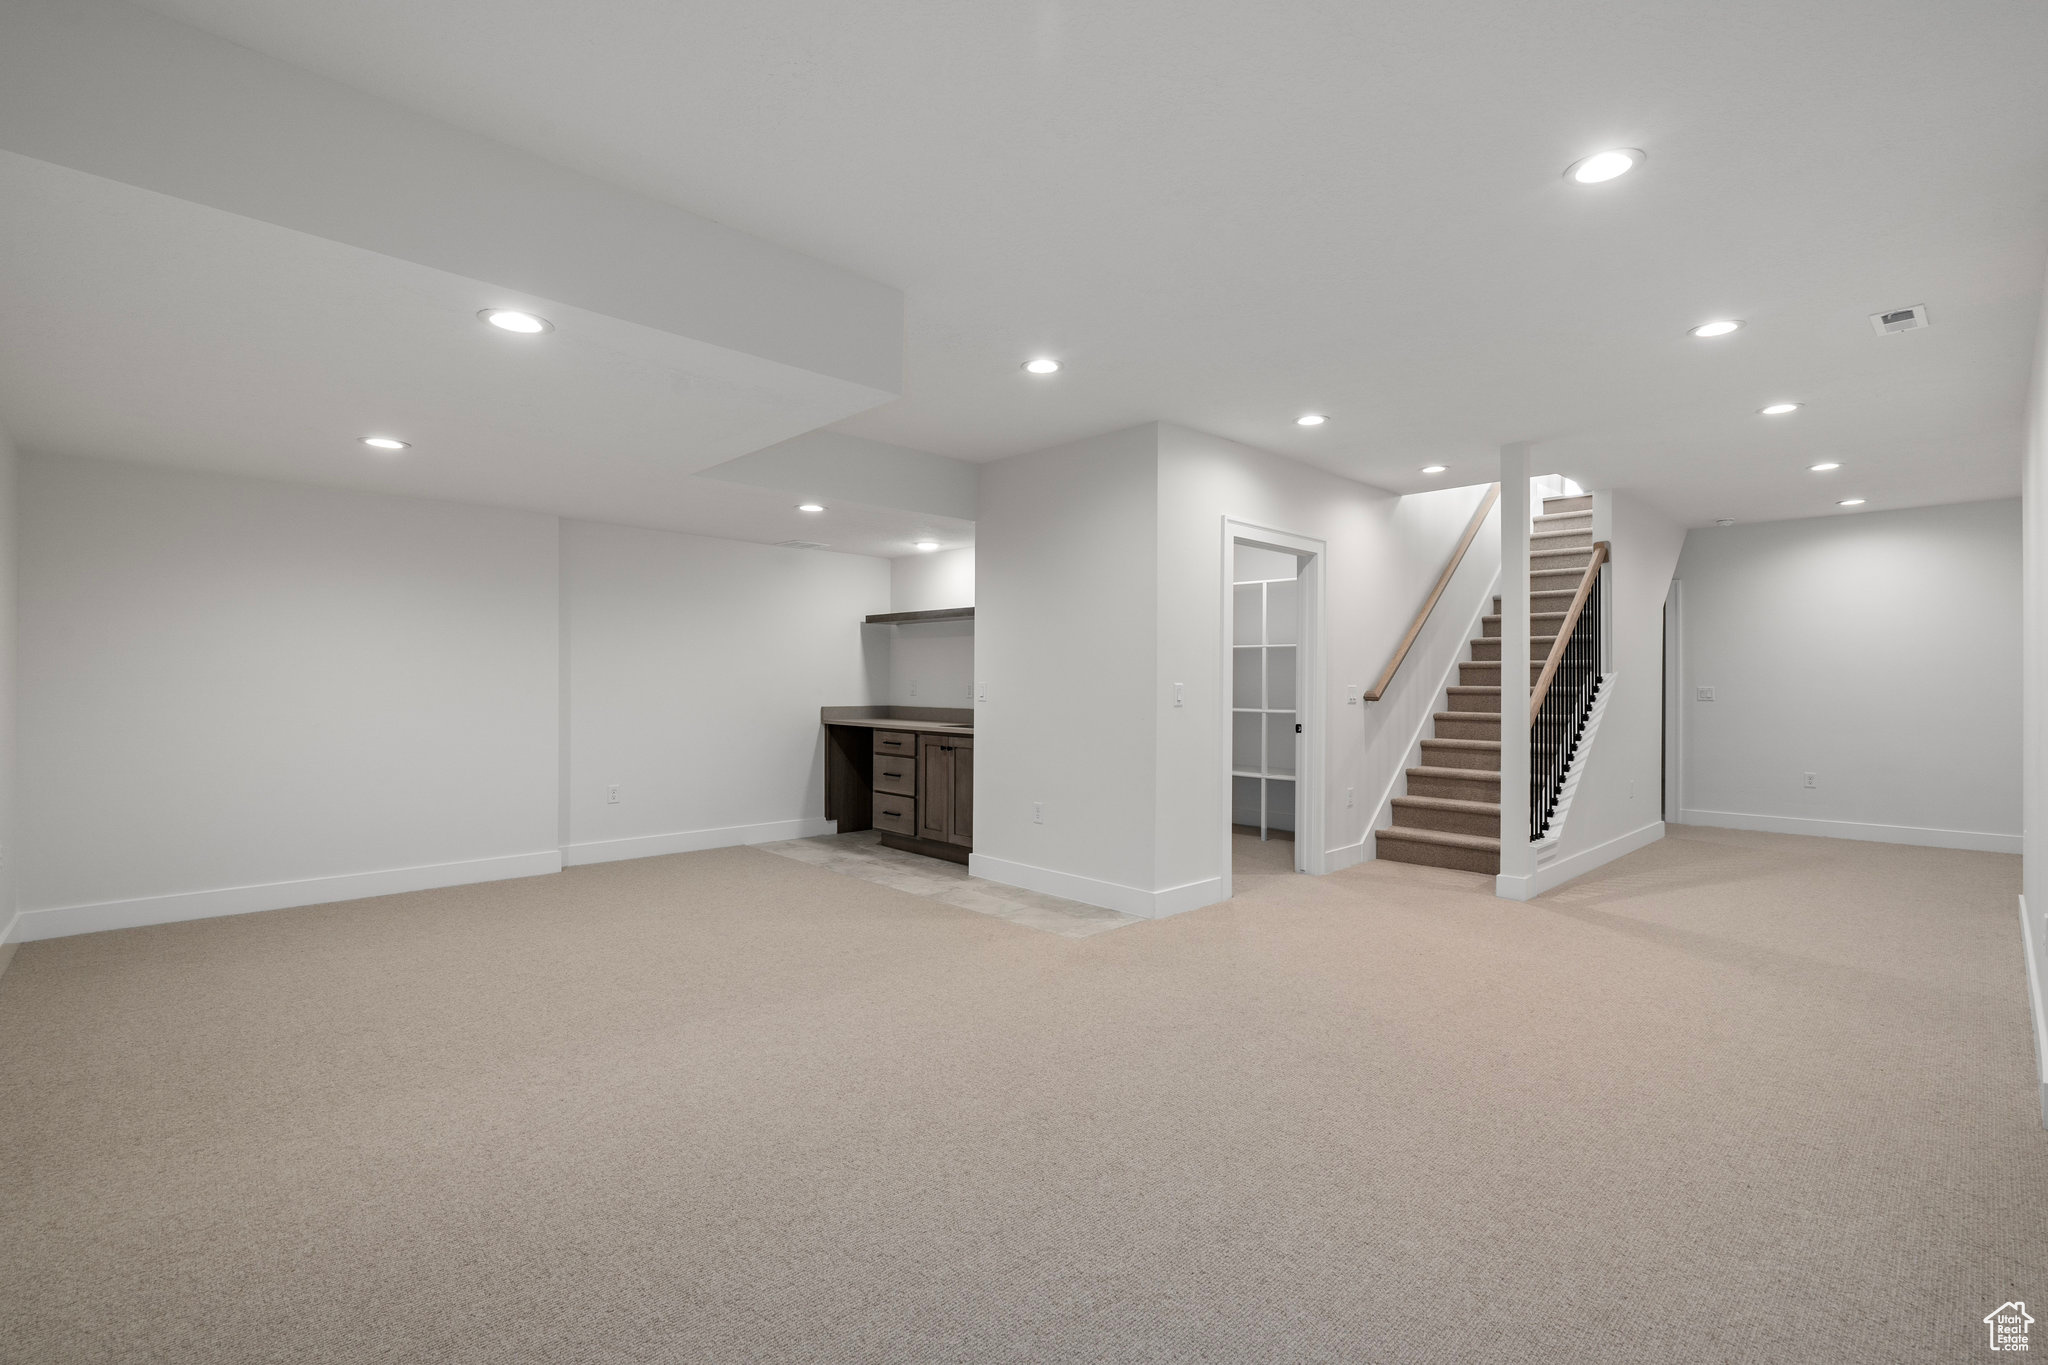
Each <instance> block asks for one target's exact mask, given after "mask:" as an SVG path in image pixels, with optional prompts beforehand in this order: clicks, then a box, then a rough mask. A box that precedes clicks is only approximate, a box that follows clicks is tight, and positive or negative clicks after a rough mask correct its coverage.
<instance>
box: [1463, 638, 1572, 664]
mask: <svg viewBox="0 0 2048 1365" xmlns="http://www.w3.org/2000/svg"><path fill="white" fill-rule="evenodd" d="M1556 639H1557V637H1556V636H1555V635H1550V636H1539V637H1537V638H1535V639H1532V640H1530V641H1529V657H1530V658H1532V659H1547V658H1549V657H1550V646H1551V644H1552V643H1553V642H1554V641H1555V640H1556ZM1500 646H1501V641H1500V637H1499V636H1498V635H1495V636H1491V637H1489V638H1486V639H1482V640H1474V641H1473V642H1472V662H1474V663H1481V664H1483V663H1499V662H1500Z"/></svg>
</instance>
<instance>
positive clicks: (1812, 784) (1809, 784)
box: [1806, 773, 1819, 788]
mask: <svg viewBox="0 0 2048 1365" xmlns="http://www.w3.org/2000/svg"><path fill="white" fill-rule="evenodd" d="M1806 785H1807V787H1808V788H1812V787H1815V786H1818V785H1819V784H1818V783H1816V782H1815V781H1814V780H1813V774H1812V773H1808V774H1807V775H1806Z"/></svg>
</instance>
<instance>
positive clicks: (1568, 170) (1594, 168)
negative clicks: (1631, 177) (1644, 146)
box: [1564, 147, 1643, 185]
mask: <svg viewBox="0 0 2048 1365" xmlns="http://www.w3.org/2000/svg"><path fill="white" fill-rule="evenodd" d="M1642 164H1643V153H1642V152H1640V151H1638V150H1637V149H1636V148H1634V147H1617V148H1615V149H1614V150H1613V151H1611V152H1595V153H1593V155H1591V156H1588V157H1581V158H1580V159H1579V160H1577V161H1574V162H1573V163H1572V164H1571V165H1569V166H1567V167H1565V168H1564V173H1565V175H1566V177H1567V178H1569V179H1571V180H1575V181H1577V182H1578V183H1579V184H1581V185H1597V184H1599V183H1600V182H1602V181H1603V180H1612V179H1614V178H1615V177H1616V176H1622V175H1627V174H1628V173H1629V172H1630V171H1632V170H1634V169H1635V168H1636V167H1638V166H1640V165H1642Z"/></svg>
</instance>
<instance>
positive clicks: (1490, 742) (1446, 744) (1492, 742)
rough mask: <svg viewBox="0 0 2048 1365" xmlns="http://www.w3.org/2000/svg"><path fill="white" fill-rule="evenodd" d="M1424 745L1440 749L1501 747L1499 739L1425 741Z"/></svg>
mask: <svg viewBox="0 0 2048 1365" xmlns="http://www.w3.org/2000/svg"><path fill="white" fill-rule="evenodd" d="M1422 743H1423V745H1424V746H1425V747H1426V746H1428V745H1431V744H1434V745H1437V746H1438V747H1440V748H1448V749H1498V748H1499V747H1500V741H1499V740H1497V739H1425V740H1423V741H1422Z"/></svg>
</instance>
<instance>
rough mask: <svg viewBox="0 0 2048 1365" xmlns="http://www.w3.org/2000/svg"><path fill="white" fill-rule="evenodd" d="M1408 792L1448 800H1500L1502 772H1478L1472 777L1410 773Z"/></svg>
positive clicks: (1491, 801)
mask: <svg viewBox="0 0 2048 1365" xmlns="http://www.w3.org/2000/svg"><path fill="white" fill-rule="evenodd" d="M1408 794H1409V795H1410V796H1441V797H1443V798H1444V799H1445V800H1448V801H1485V802H1489V803H1492V804H1496V805H1497V804H1499V802H1500V774H1499V773H1478V772H1475V773H1473V774H1472V776H1470V777H1437V776H1435V775H1434V774H1424V773H1412V772H1411V773H1409V774H1408Z"/></svg>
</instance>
